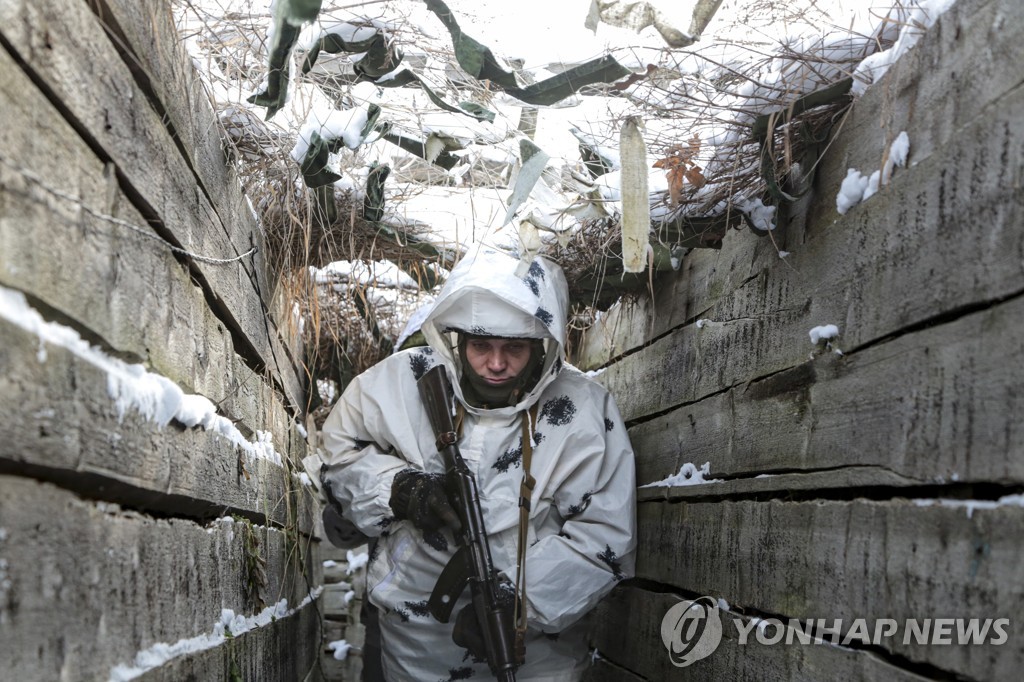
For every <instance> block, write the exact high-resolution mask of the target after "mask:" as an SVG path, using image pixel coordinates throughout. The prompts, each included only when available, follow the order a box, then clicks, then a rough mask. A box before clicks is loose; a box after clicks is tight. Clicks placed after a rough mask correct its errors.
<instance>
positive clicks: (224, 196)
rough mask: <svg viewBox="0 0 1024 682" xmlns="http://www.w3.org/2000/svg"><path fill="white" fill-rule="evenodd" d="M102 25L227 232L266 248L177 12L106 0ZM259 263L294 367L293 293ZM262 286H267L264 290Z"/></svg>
mask: <svg viewBox="0 0 1024 682" xmlns="http://www.w3.org/2000/svg"><path fill="white" fill-rule="evenodd" d="M90 8H91V9H92V11H93V12H95V13H96V15H97V16H98V17H99V21H100V23H101V24H102V25H103V27H104V28H105V29H106V30H107V31H108V32H112V33H113V35H114V37H112V38H111V42H113V44H114V45H115V47H116V48H117V49H118V50H119V51H121V52H122V59H123V60H124V61H125V63H126V64H127V65H128V67H129V68H130V69H131V70H132V73H133V74H134V76H135V79H136V82H138V83H139V85H140V87H141V88H142V89H143V90H144V91H146V93H147V94H148V95H149V98H150V101H151V102H152V103H153V106H154V107H155V108H156V109H157V110H158V111H159V112H161V120H162V121H164V123H165V125H167V126H168V129H169V130H172V131H173V137H174V138H175V140H178V141H179V144H178V150H179V152H180V153H181V155H182V156H183V157H184V158H185V160H186V161H187V162H188V164H189V167H190V168H191V169H192V172H193V173H195V176H196V178H197V180H198V182H199V185H200V186H201V187H202V189H203V192H204V193H205V194H206V195H207V196H208V197H209V198H210V203H211V205H212V206H213V207H214V209H215V210H216V211H217V213H218V214H219V215H220V216H222V220H224V221H225V222H230V224H229V225H227V227H229V228H231V227H233V228H234V229H236V230H241V231H243V233H244V232H245V231H249V232H252V233H253V237H254V238H255V239H256V240H257V243H258V244H262V243H263V242H262V231H261V228H260V226H259V225H257V223H256V221H255V219H254V218H253V216H252V206H251V204H250V203H249V201H248V199H247V198H246V196H245V194H244V193H243V192H242V187H241V180H240V178H239V177H238V175H237V174H236V172H235V170H234V167H233V166H232V164H231V162H230V160H229V159H228V158H227V155H226V154H225V139H224V137H223V133H222V130H221V128H222V124H221V123H220V122H219V121H218V117H217V113H216V112H215V111H214V110H213V108H212V106H211V104H210V95H209V94H208V93H207V91H206V88H205V86H204V85H203V83H202V81H201V80H200V78H199V75H198V74H197V73H196V71H195V65H194V64H193V61H192V56H191V55H189V54H188V53H187V51H186V49H185V46H184V45H183V40H184V38H183V36H181V35H179V33H178V30H177V27H176V26H175V20H174V16H173V15H172V10H171V7H169V6H168V4H167V3H166V2H164V1H163V0H141V1H140V0H107V2H104V3H95V2H94V3H90ZM253 262H254V263H256V264H257V265H258V267H260V268H261V270H260V271H259V272H260V273H261V274H262V276H263V277H265V278H266V281H267V282H268V283H269V293H268V291H265V290H264V291H261V294H262V295H263V298H264V303H265V305H266V306H267V308H268V309H269V310H270V314H271V320H272V322H273V323H274V328H275V329H276V331H277V333H278V337H279V339H280V341H281V342H282V343H283V344H284V346H285V349H286V350H287V351H288V353H289V354H290V357H291V358H292V361H293V362H296V359H297V358H302V357H303V355H304V350H303V347H302V338H301V337H300V335H299V334H298V333H297V330H296V328H295V322H294V319H293V314H292V301H290V300H288V296H287V294H288V292H287V291H285V290H284V288H283V287H280V286H278V283H277V282H275V281H274V275H273V273H272V272H271V271H270V270H269V269H268V264H267V258H266V253H265V252H264V253H260V254H258V255H257V256H256V257H255V258H254V261H253ZM261 287H262V285H261Z"/></svg>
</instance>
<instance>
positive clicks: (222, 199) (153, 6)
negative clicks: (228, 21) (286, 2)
mask: <svg viewBox="0 0 1024 682" xmlns="http://www.w3.org/2000/svg"><path fill="white" fill-rule="evenodd" d="M88 5H89V9H90V10H92V11H93V12H94V13H95V14H96V16H97V17H98V20H99V23H100V25H101V26H102V27H103V28H104V29H105V30H106V31H107V33H108V34H111V33H112V34H113V35H112V37H111V39H110V42H111V43H112V44H113V45H114V47H115V48H116V49H117V50H118V51H119V52H120V53H121V58H122V60H123V61H124V62H125V63H126V64H127V65H128V67H129V68H130V69H131V70H132V72H133V74H134V76H135V80H136V82H138V83H139V86H140V87H141V88H142V89H143V90H144V91H145V92H146V94H147V95H148V97H149V100H150V102H151V103H152V106H153V107H154V108H155V109H156V110H157V111H159V112H160V113H161V114H162V115H163V119H164V124H165V125H166V126H167V127H168V128H169V129H171V130H173V131H174V136H175V138H176V139H177V140H178V142H179V144H178V149H179V152H180V154H181V156H182V157H184V158H185V160H186V162H187V163H188V165H189V167H190V168H191V170H192V172H193V173H194V174H195V176H196V179H197V181H198V182H199V185H200V186H201V187H202V189H203V191H204V192H205V193H206V194H207V196H208V197H209V198H210V203H211V204H212V205H213V206H214V207H215V209H216V210H217V212H218V213H219V214H221V215H222V216H224V218H223V219H224V220H232V221H234V222H235V223H237V224H236V226H235V227H236V229H246V230H253V231H258V227H257V226H256V225H255V224H254V221H253V219H252V213H251V209H250V208H249V206H248V203H247V202H246V200H245V197H244V195H243V194H242V191H241V187H240V184H239V178H238V177H237V176H236V175H235V173H234V172H233V169H232V167H231V165H230V164H229V163H227V162H226V159H225V154H224V140H223V139H222V138H221V134H220V128H221V125H220V123H219V122H218V120H217V115H216V113H215V112H214V111H213V108H212V107H211V105H210V95H209V94H208V93H207V92H206V90H205V88H204V86H203V83H202V81H200V79H199V75H198V74H197V73H196V70H195V66H194V64H193V62H192V57H191V56H190V55H189V54H188V53H187V52H186V50H185V46H184V45H183V41H184V38H183V36H181V35H179V34H178V31H177V28H176V27H175V25H174V16H173V15H172V8H171V6H170V5H169V4H168V3H166V2H164V1H163V0H105V1H104V2H90V3H88ZM253 37H254V38H258V37H257V36H253Z"/></svg>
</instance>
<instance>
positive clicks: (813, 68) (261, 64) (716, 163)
mask: <svg viewBox="0 0 1024 682" xmlns="http://www.w3.org/2000/svg"><path fill="white" fill-rule="evenodd" d="M224 2H225V6H224V7H222V8H220V11H218V8H217V6H216V4H211V3H204V4H203V5H202V6H199V5H198V4H194V3H193V2H190V1H189V0H177V1H176V2H175V3H174V5H175V12H176V15H177V17H178V21H179V26H180V27H181V34H182V38H183V40H187V41H191V42H192V45H191V48H192V49H191V52H192V53H193V54H196V53H197V52H198V53H199V54H201V55H203V58H202V59H200V60H199V61H200V67H201V71H202V76H203V78H204V82H205V83H206V84H207V86H208V89H209V91H210V97H211V101H212V102H213V103H214V106H215V107H216V108H217V111H218V112H219V119H220V122H221V124H222V126H223V134H224V139H225V142H226V146H227V147H228V148H229V152H230V156H231V158H232V159H233V160H234V162H235V165H236V167H237V170H238V173H239V175H240V177H241V180H242V182H243V184H244V188H245V191H246V193H247V195H248V196H249V197H250V198H251V201H252V203H253V206H254V209H255V212H256V214H257V216H258V218H259V221H260V224H261V226H262V229H263V230H264V232H265V239H266V243H267V249H268V251H269V253H268V258H269V262H270V263H271V266H272V267H273V269H274V271H275V273H277V275H278V276H279V279H280V281H281V282H282V286H283V287H284V288H285V291H286V292H287V295H288V296H289V298H290V299H291V300H292V301H294V303H295V306H296V309H297V310H298V311H299V313H300V314H301V317H302V319H303V336H304V341H305V345H306V347H307V348H308V349H309V351H308V358H307V369H308V370H309V375H310V381H311V385H316V382H317V381H318V380H319V379H323V378H327V379H330V380H332V381H334V382H335V383H336V384H337V385H338V387H341V386H343V385H344V384H345V383H346V381H347V379H348V378H349V377H351V376H353V375H354V374H356V373H358V372H360V371H362V370H363V369H365V368H367V367H369V366H370V365H372V364H373V363H375V362H377V361H378V360H380V359H381V358H382V357H384V356H385V355H387V354H388V353H390V352H391V351H392V350H393V347H394V341H395V339H396V337H397V336H398V334H399V333H400V332H401V330H402V327H403V326H404V324H405V320H406V319H407V318H408V315H409V314H410V313H411V311H412V310H414V309H415V308H416V307H417V305H418V304H422V302H423V301H424V300H429V292H430V290H431V289H432V288H433V287H434V286H435V285H436V284H437V283H438V282H439V281H441V279H442V278H443V276H444V273H445V269H446V268H448V267H450V266H451V265H452V264H454V262H455V260H456V259H457V258H458V257H459V253H458V251H457V250H446V249H444V248H438V247H437V246H436V245H432V244H431V243H430V241H429V238H428V237H427V235H426V232H428V231H429V227H430V226H429V225H426V224H423V223H416V222H412V223H410V222H409V221H403V222H400V223H389V222H388V221H387V220H385V221H380V220H367V219H366V217H365V210H364V209H365V206H364V203H365V202H366V198H365V192H364V191H363V188H357V187H349V188H347V189H343V188H341V187H340V186H333V185H327V186H326V187H321V188H316V189H310V188H309V187H307V186H306V185H305V184H304V182H303V176H302V174H301V173H300V171H299V167H298V164H297V163H296V162H295V161H294V160H293V159H292V158H291V155H290V152H291V149H292V147H293V146H294V144H295V142H296V139H297V131H296V130H295V129H294V128H295V125H294V124H287V123H279V122H277V119H272V120H271V121H265V120H263V119H261V118H260V116H261V115H262V111H263V110H262V109H260V108H258V107H257V108H250V107H248V106H247V105H245V104H244V103H243V104H240V103H239V102H243V101H244V95H245V94H246V93H249V92H253V91H255V90H256V89H257V88H258V87H259V85H260V81H261V79H262V78H263V77H264V76H265V63H266V59H267V54H266V42H265V31H266V26H267V23H268V21H269V17H268V16H267V15H266V14H265V13H264V14H262V15H260V14H250V13H247V12H239V11H237V10H234V9H232V8H231V7H229V6H227V5H228V4H230V3H229V1H228V0H224ZM387 4H388V3H386V2H384V3H371V4H369V5H367V6H366V7H357V8H355V9H353V10H352V11H353V12H359V11H363V12H365V13H366V14H365V15H364V19H365V25H371V24H372V23H373V22H374V21H377V22H379V21H381V20H383V18H384V16H385V12H384V10H385V9H386V5H387ZM779 4H780V3H770V2H767V1H766V0H751V2H749V3H747V5H746V6H745V9H746V13H747V16H745V17H744V16H737V17H735V18H734V24H735V25H734V26H732V27H731V28H730V27H729V26H726V27H725V28H723V29H722V32H721V36H722V37H721V38H718V37H716V38H715V40H720V41H721V45H720V47H721V49H719V50H717V51H716V50H715V49H708V45H704V46H702V49H701V50H699V51H697V50H693V49H687V50H671V49H667V48H666V49H663V50H661V51H660V52H658V53H657V54H650V53H647V55H646V57H645V58H648V59H650V60H652V63H651V64H650V66H649V67H648V70H647V74H646V76H645V77H643V78H641V79H639V80H637V79H633V80H636V82H635V83H633V84H632V85H631V86H630V87H629V88H626V89H625V90H617V89H616V88H615V87H614V86H605V87H591V88H589V89H588V93H589V94H592V95H611V96H614V97H626V98H628V99H629V100H630V102H631V104H632V105H633V112H634V114H639V115H640V116H642V118H643V119H644V120H645V121H646V122H647V128H646V133H645V138H646V143H647V148H648V160H649V162H650V164H651V165H652V166H653V167H654V168H660V169H663V170H664V171H665V172H666V174H667V178H666V179H667V186H668V190H667V191H666V192H664V193H663V194H662V195H661V196H652V200H653V201H652V216H657V217H656V218H654V220H653V221H652V230H651V243H652V247H653V251H652V255H651V258H650V264H651V265H652V269H653V270H654V272H655V274H656V273H660V272H665V271H669V270H671V269H673V268H675V267H678V262H679V259H680V258H681V257H682V256H683V255H684V254H685V253H686V252H688V251H689V250H690V249H693V248H718V247H720V246H721V244H722V240H723V239H724V238H725V237H726V234H727V232H728V231H729V230H731V229H737V228H743V227H753V228H754V230H753V231H754V232H755V233H757V234H764V233H765V232H764V230H763V229H758V228H756V226H754V225H753V224H752V223H751V221H750V220H747V219H745V215H746V213H745V206H746V205H747V204H748V203H749V202H751V201H755V200H756V201H761V202H763V204H765V205H768V206H773V207H776V208H779V207H783V206H784V205H785V204H786V202H788V201H790V200H792V199H793V198H794V197H793V194H792V193H793V192H794V191H797V190H798V188H799V187H800V186H801V185H802V184H804V182H803V180H804V177H805V176H806V175H807V174H809V173H810V172H812V171H813V162H814V159H815V157H816V155H817V154H818V153H820V152H821V150H822V149H823V148H824V144H825V143H826V141H827V138H828V135H829V132H830V130H831V128H832V126H833V125H835V123H836V121H837V120H838V119H839V117H841V115H842V113H843V112H844V110H845V108H846V107H847V106H849V103H850V101H851V99H850V97H849V96H848V95H847V94H846V92H845V90H844V88H843V87H842V84H843V83H844V82H845V83H846V84H847V85H848V82H849V78H850V76H851V73H852V71H853V69H854V67H855V66H856V65H857V63H858V62H859V61H861V60H862V59H863V58H864V57H865V56H866V54H867V53H869V52H871V51H876V50H880V49H884V48H885V47H887V44H886V41H891V36H892V35H893V34H892V32H891V31H890V32H889V33H887V34H884V35H883V34H880V35H879V36H878V37H877V39H876V40H875V41H874V42H870V41H867V42H866V41H859V42H858V43H857V44H858V45H860V46H859V47H850V48H849V49H845V50H840V49H836V48H835V45H833V44H831V43H826V42H824V40H823V41H822V43H821V44H820V45H817V46H815V45H814V44H809V43H806V41H805V44H796V43H792V42H790V43H787V42H779V41H777V40H773V39H771V38H770V37H769V35H768V33H767V30H768V29H767V28H765V29H764V33H763V34H758V32H757V31H756V30H755V31H754V33H753V35H754V36H756V38H755V39H753V40H751V39H750V38H749V37H748V38H746V39H741V38H738V37H736V36H739V35H746V36H749V35H751V33H750V32H749V31H747V32H745V33H741V32H740V31H739V29H738V28H737V27H738V26H740V25H742V24H744V23H746V24H758V23H762V24H765V25H766V26H767V23H768V22H767V17H768V16H769V15H772V16H774V17H775V19H776V20H777V19H778V18H779V17H778V16H777V15H778V13H779V12H780V11H786V10H780V9H779V8H778V7H776V6H777V5H779ZM782 4H784V5H785V4H787V3H782ZM211 7H212V8H213V9H211ZM323 12H324V13H330V12H331V7H330V3H325V7H324V10H323ZM785 20H786V21H788V22H789V23H790V24H793V23H794V22H805V23H807V24H818V25H821V26H823V27H825V29H828V30H833V31H841V28H840V27H830V26H829V22H830V19H829V18H828V17H826V16H822V15H821V13H820V12H816V10H815V8H814V5H813V3H812V4H811V5H810V6H809V7H805V8H804V9H803V10H801V11H800V12H799V13H797V14H793V13H790V15H789V16H787V17H785ZM883 24H884V22H883ZM726 29H730V30H726ZM758 36H759V37H758ZM886 36H888V37H886ZM393 38H394V41H395V42H396V44H399V45H400V44H401V43H402V42H403V41H417V40H419V38H420V37H419V36H418V34H417V33H416V32H415V29H414V28H413V27H411V26H409V25H403V24H401V23H399V24H397V25H394V26H393ZM851 40H852V39H851ZM418 45H419V46H420V47H423V46H424V45H426V43H424V42H423V41H422V40H419V42H418ZM428 48H429V49H428V50H427V53H428V56H429V57H430V59H429V60H427V61H429V62H430V64H431V66H430V69H429V70H430V73H429V74H427V75H428V76H429V77H430V78H431V80H432V82H435V83H437V84H438V86H437V87H438V88H439V89H440V90H442V91H443V92H444V93H445V94H446V95H450V96H451V97H452V98H453V99H465V100H468V101H475V102H478V103H481V104H483V105H486V104H489V102H490V99H491V97H492V96H493V93H492V92H491V91H490V89H489V86H488V84H487V83H486V82H483V83H481V82H479V81H475V80H474V79H472V78H470V77H469V76H468V75H467V74H465V72H463V71H461V69H459V68H458V66H457V65H456V64H455V62H454V59H453V58H452V57H451V55H450V54H449V53H446V52H445V50H444V49H441V48H438V47H435V46H434V45H433V44H432V43H431V44H430V45H429V46H428ZM737 50H739V51H740V52H741V53H742V54H744V55H745V56H744V58H743V59H742V60H740V61H739V62H736V61H731V60H732V59H733V57H731V56H730V55H735V54H736V53H737ZM714 55H720V56H718V57H716V56H714ZM294 59H295V60H296V61H297V62H298V61H299V60H301V51H299V52H298V53H297V54H296V55H294ZM653 62H656V63H653ZM342 66H343V65H342ZM335 67H336V68H335V71H336V73H333V74H332V73H330V72H329V70H327V71H317V72H310V73H309V74H307V75H306V76H303V75H302V74H300V73H298V70H296V71H295V72H293V74H292V81H293V82H292V86H293V87H295V89H296V91H295V94H294V95H293V97H296V98H299V99H300V100H301V99H302V98H308V100H309V101H307V102H302V101H300V102H299V103H298V108H299V109H300V110H301V108H302V106H303V105H305V106H307V108H309V107H312V106H313V104H314V103H313V101H312V98H313V96H315V97H320V98H324V99H325V100H326V101H329V102H333V103H334V105H335V106H337V107H339V108H344V107H347V106H352V105H353V104H354V102H352V101H351V89H352V85H353V83H354V79H353V77H352V76H351V75H350V74H346V73H343V71H344V69H343V68H342V67H341V66H339V65H338V64H335ZM837 84H838V85H837ZM300 86H301V87H300ZM310 93H313V95H311V94H310ZM808 93H818V94H817V100H815V99H814V97H815V96H813V95H812V96H811V97H807V95H808ZM420 101H423V102H426V98H420ZM292 106H293V107H295V106H296V105H295V103H293V105H292ZM426 106H429V102H427V104H426ZM601 142H602V143H603V144H606V145H607V146H609V147H613V148H614V147H616V146H617V125H615V124H613V125H610V126H608V133H607V137H606V139H605V140H602V141H601ZM375 144H386V143H385V142H383V141H380V142H376V143H375ZM336 156H337V158H336V159H335V161H336V163H338V164H340V165H341V166H344V167H345V169H347V170H348V171H353V172H354V173H353V174H354V176H355V177H365V172H364V173H363V175H362V176H360V171H359V169H361V168H365V167H366V166H367V165H368V162H369V161H368V156H367V155H366V154H365V150H364V149H362V148H360V149H357V150H354V151H348V150H345V153H343V154H338V155H336ZM461 161H462V166H464V167H459V168H461V170H460V169H458V168H457V170H456V171H455V172H453V171H452V168H447V169H446V168H439V167H438V166H437V165H436V163H437V162H435V164H429V163H427V162H426V161H424V160H422V159H417V158H416V157H415V156H413V155H409V156H408V159H407V160H406V161H405V162H403V163H402V164H400V165H399V166H398V167H397V168H396V169H395V175H394V178H395V179H398V180H400V182H392V183H391V184H390V185H387V191H386V193H385V195H384V198H385V201H386V202H387V203H388V204H389V205H392V206H393V205H399V204H400V203H401V202H403V201H405V200H407V199H408V197H409V196H410V194H411V193H413V192H416V191H417V189H416V187H417V183H419V184H420V185H423V184H427V183H437V184H451V183H453V182H462V183H464V184H470V185H473V186H492V187H494V186H498V187H501V186H504V185H505V183H507V173H506V171H503V170H501V169H500V168H498V167H494V166H493V165H492V166H491V167H488V165H487V164H486V163H484V162H483V161H482V160H481V159H480V158H476V159H475V160H474V158H473V157H472V156H471V155H464V156H463V157H462V158H461ZM579 167H580V168H583V164H582V163H580V164H579ZM795 188H797V189H795ZM318 192H319V193H320V196H317V193H318ZM325 199H326V200H327V201H328V202H331V203H332V204H333V205H334V206H335V207H336V208H337V212H336V216H326V215H324V214H323V211H322V210H321V209H320V208H319V207H320V206H322V205H323V201H324V200H325ZM617 220H618V219H617V216H616V215H614V214H612V215H608V216H604V217H599V218H588V219H584V220H581V221H580V222H579V225H578V227H577V229H575V230H574V231H572V233H571V234H569V235H562V238H561V239H560V240H558V239H549V240H547V241H548V248H547V251H546V255H549V256H550V257H552V258H554V259H555V260H556V261H558V262H559V263H560V264H561V265H562V266H563V268H564V269H565V270H566V273H567V275H568V279H569V281H570V282H571V283H572V292H571V294H572V299H573V302H574V304H575V306H576V309H577V315H576V316H575V317H574V323H575V324H577V325H583V324H586V323H587V320H589V319H591V318H592V315H591V314H590V313H589V312H588V307H599V308H606V307H607V306H608V305H610V304H611V303H612V302H614V300H616V299H617V298H619V297H620V296H621V295H623V294H626V293H630V292H637V291H641V292H642V291H645V290H647V289H648V288H649V286H650V282H651V281H652V276H653V275H652V274H651V273H644V274H643V275H642V276H631V277H624V276H622V268H621V262H620V251H621V247H620V239H619V236H618V223H617ZM337 261H348V262H351V263H360V262H361V263H374V262H378V261H387V262H391V263H395V264H397V266H398V267H399V269H400V270H401V271H403V272H404V273H406V274H407V275H409V277H410V278H411V279H412V281H414V282H416V284H417V285H418V286H414V287H407V288H405V289H402V288H401V287H394V286H393V285H392V284H388V285H386V286H385V285H384V284H383V283H382V282H378V281H374V280H373V279H372V278H363V279H357V278H355V277H352V278H351V279H350V280H349V281H338V280H336V279H332V278H330V277H320V278H319V279H318V278H317V277H316V270H317V269H321V268H324V267H326V266H327V265H328V264H330V263H334V262H337ZM389 289H390V290H391V291H390V293H389V294H387V295H384V294H383V293H382V292H385V291H386V290H389ZM315 406H316V400H315V399H314V401H313V402H312V404H311V405H310V407H311V408H315Z"/></svg>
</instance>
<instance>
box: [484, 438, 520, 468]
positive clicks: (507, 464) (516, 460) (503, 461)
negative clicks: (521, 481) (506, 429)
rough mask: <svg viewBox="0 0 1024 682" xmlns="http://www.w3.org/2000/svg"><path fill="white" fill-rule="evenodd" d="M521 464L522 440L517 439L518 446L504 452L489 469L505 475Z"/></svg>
mask: <svg viewBox="0 0 1024 682" xmlns="http://www.w3.org/2000/svg"><path fill="white" fill-rule="evenodd" d="M522 462H523V439H522V437H520V438H519V445H517V446H516V447H514V448H509V449H508V450H506V451H505V454H503V455H502V456H501V457H499V458H498V460H497V461H496V462H495V463H494V464H493V465H492V467H491V468H493V469H497V470H498V472H500V473H502V474H505V473H508V470H509V469H511V468H512V467H518V466H520V465H521V464H522Z"/></svg>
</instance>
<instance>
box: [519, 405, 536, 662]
mask: <svg viewBox="0 0 1024 682" xmlns="http://www.w3.org/2000/svg"><path fill="white" fill-rule="evenodd" d="M538 404H539V403H534V404H533V406H532V407H531V408H530V409H529V410H528V411H526V412H524V413H523V439H522V443H523V482H522V483H521V484H520V486H519V542H518V543H517V544H518V546H517V548H516V567H517V569H518V570H517V571H516V597H517V598H516V601H515V604H516V605H515V612H514V622H515V624H516V659H517V660H518V661H519V664H520V665H522V664H523V662H524V661H526V626H527V624H526V549H527V547H526V545H527V542H529V540H528V535H529V529H530V500H531V499H532V497H533V487H534V485H536V483H537V482H536V481H535V480H534V478H533V476H531V475H530V461H531V460H532V459H533V432H534V429H535V428H536V426H537V406H538Z"/></svg>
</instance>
